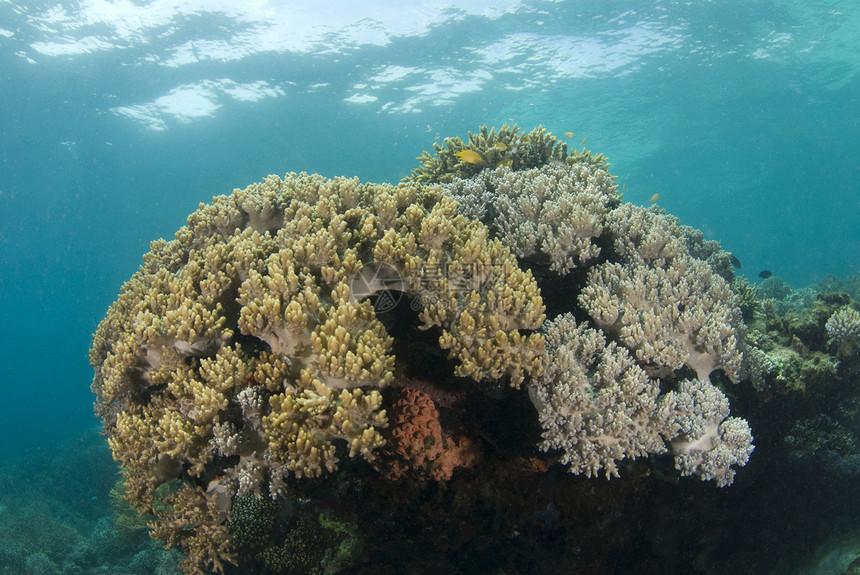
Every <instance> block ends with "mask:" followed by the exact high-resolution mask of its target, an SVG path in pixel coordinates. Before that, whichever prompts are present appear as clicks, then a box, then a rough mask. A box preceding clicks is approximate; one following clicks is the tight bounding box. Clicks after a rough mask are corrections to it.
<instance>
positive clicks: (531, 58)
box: [0, 0, 860, 513]
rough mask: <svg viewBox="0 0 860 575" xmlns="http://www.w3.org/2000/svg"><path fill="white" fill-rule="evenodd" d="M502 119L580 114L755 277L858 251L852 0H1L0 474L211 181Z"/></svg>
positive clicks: (76, 425) (859, 21)
mask: <svg viewBox="0 0 860 575" xmlns="http://www.w3.org/2000/svg"><path fill="white" fill-rule="evenodd" d="M504 123H508V124H513V123H517V124H518V125H519V126H520V127H522V128H524V129H526V130H530V129H531V128H533V127H535V126H537V125H538V124H542V125H543V126H545V127H546V128H547V129H549V130H551V131H552V132H553V134H554V135H556V136H561V134H562V133H564V132H575V134H576V135H575V137H573V138H570V139H568V141H569V143H570V144H573V145H574V147H579V144H580V143H581V141H582V139H583V138H584V137H587V145H586V147H588V148H590V149H591V150H593V151H595V152H602V153H604V154H606V155H607V156H608V157H609V160H610V162H611V167H610V170H611V171H612V173H613V174H615V175H617V176H618V181H619V184H626V192H625V196H624V199H625V200H629V201H632V202H634V203H638V204H643V205H647V204H648V200H649V198H651V196H652V195H653V194H659V195H660V199H659V205H660V206H661V207H663V208H665V209H666V210H667V211H668V212H669V213H671V214H673V215H676V216H678V217H679V218H680V219H681V221H682V223H684V224H688V225H691V226H694V227H696V228H700V229H702V230H703V231H704V233H705V236H706V238H709V239H716V240H719V241H720V242H721V244H722V246H723V247H724V248H725V249H726V250H728V251H730V252H732V253H733V254H734V255H735V256H737V257H738V258H739V259H740V260H741V261H742V262H743V268H742V270H740V272H741V273H743V274H745V275H746V276H747V277H748V278H750V280H751V281H753V280H755V281H759V278H758V273H759V272H760V271H762V270H765V269H767V270H771V271H772V272H773V273H774V275H777V276H779V277H781V278H783V279H784V280H785V281H787V282H788V283H789V284H790V285H791V286H792V287H795V288H797V287H803V286H806V285H809V284H811V283H814V282H816V281H819V280H821V279H822V278H824V277H825V276H827V275H835V276H838V277H847V276H850V275H852V274H856V273H858V271H860V265H859V264H860V185H858V182H860V5H858V3H857V1H856V0H829V1H828V0H820V1H809V0H802V1H801V0H788V1H779V2H774V1H756V2H750V1H748V0H726V1H713V2H705V1H702V2H699V1H695V2H687V1H670V0H667V1H659V2H645V1H636V2H630V1H624V2H616V1H599V2H584V1H568V2H542V1H537V0H526V1H518V0H507V1H501V2H485V1H483V0H472V1H469V2H461V1H451V2H433V1H423V2H422V1H416V2H396V1H389V0H383V1H378V2H372V3H369V2H343V1H334V2H308V1H304V0H292V1H281V2H262V1H261V2H253V3H251V2H247V3H244V2H228V1H220V2H219V1H211V2H207V1H205V0H173V1H171V0H156V1H152V2H131V1H124V0H116V1H108V0H91V1H67V2H62V3H56V2H40V1H35V0H34V1H27V2H21V1H9V0H0V326H2V331H0V365H2V370H0V391H1V392H2V398H0V456H2V459H3V461H4V462H7V463H8V462H11V463H8V464H7V466H6V470H5V471H4V472H0V473H5V474H6V475H5V481H6V482H7V485H8V483H9V482H12V481H13V480H14V479H15V478H14V477H10V476H11V475H13V474H14V471H13V470H14V469H19V468H16V467H14V465H15V463H14V462H15V461H18V460H22V458H26V457H31V456H34V454H41V456H43V457H48V458H50V457H60V456H62V455H63V454H65V453H68V451H69V445H75V442H82V444H83V443H86V444H87V445H90V443H89V441H90V440H89V439H87V438H89V437H90V436H91V435H92V434H93V433H95V431H96V430H97V429H98V426H99V422H98V421H97V420H96V419H95V417H94V416H93V415H92V399H93V398H92V397H91V394H90V392H89V385H90V382H91V380H92V369H91V368H90V366H89V365H88V361H87V351H88V348H89V346H90V337H91V333H92V332H93V331H94V330H95V328H96V325H97V324H98V322H99V321H100V320H101V318H102V317H103V315H104V313H105V311H106V309H107V307H108V306H109V305H110V303H111V302H112V301H113V300H114V299H115V297H116V295H117V293H118V292H119V289H120V286H121V285H122V283H123V282H124V281H125V280H126V279H128V278H129V277H130V276H131V274H132V273H133V272H134V271H135V270H136V269H137V267H138V265H139V264H140V262H141V256H142V254H143V253H145V252H146V251H148V249H149V242H150V241H151V240H154V239H156V238H159V237H165V238H171V237H172V236H173V233H174V232H175V231H176V230H177V229H178V228H179V227H181V226H182V225H183V224H184V223H185V218H186V216H187V215H188V214H189V213H190V212H192V211H193V210H194V209H196V207H197V205H198V204H199V203H200V202H209V201H210V200H211V198H212V196H213V195H219V194H229V193H230V192H231V191H232V190H233V189H234V188H236V187H245V186H247V185H248V184H250V183H253V182H256V181H259V180H261V179H262V178H264V177H265V176H266V175H267V174H270V173H276V174H284V173H285V172H290V171H296V172H299V171H307V172H318V173H320V174H323V175H325V176H327V177H334V176H338V175H345V176H353V175H356V176H358V177H359V178H360V179H361V180H362V181H387V182H396V181H398V180H400V179H401V178H403V177H404V176H406V175H408V174H409V173H410V170H411V169H412V168H414V167H416V166H417V161H416V159H415V158H416V156H418V155H419V154H420V153H421V151H422V150H424V149H430V148H431V147H432V145H433V143H434V141H439V142H441V140H442V139H443V138H445V137H451V136H461V137H463V138H465V137H466V135H467V132H468V131H470V130H471V131H476V130H477V128H478V127H479V126H480V125H482V124H487V125H490V126H496V127H501V125H502V124H504ZM104 454H105V455H104V458H108V457H109V456H108V455H106V454H107V449H106V447H105V449H104ZM106 465H107V464H106ZM751 465H755V462H754V460H753V462H751ZM0 478H2V477H0ZM18 479H21V478H18ZM109 486H110V484H108V487H109ZM101 487H102V486H100V485H99V484H92V485H90V487H89V489H90V490H91V493H89V492H88V493H85V494H83V495H79V496H80V497H81V498H82V504H81V505H82V507H85V506H86V505H89V503H87V501H89V500H90V498H92V501H96V500H99V498H102V499H103V498H104V492H103V491H102V489H101ZM0 507H2V506H0ZM0 513H2V509H0Z"/></svg>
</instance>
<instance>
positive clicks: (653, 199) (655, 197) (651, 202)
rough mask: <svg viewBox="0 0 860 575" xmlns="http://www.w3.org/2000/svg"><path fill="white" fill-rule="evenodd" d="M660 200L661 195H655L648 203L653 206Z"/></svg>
mask: <svg viewBox="0 0 860 575" xmlns="http://www.w3.org/2000/svg"><path fill="white" fill-rule="evenodd" d="M659 199H660V194H654V195H653V196H651V197H650V198H648V203H649V204H653V203H655V202H656V201H657V200H659Z"/></svg>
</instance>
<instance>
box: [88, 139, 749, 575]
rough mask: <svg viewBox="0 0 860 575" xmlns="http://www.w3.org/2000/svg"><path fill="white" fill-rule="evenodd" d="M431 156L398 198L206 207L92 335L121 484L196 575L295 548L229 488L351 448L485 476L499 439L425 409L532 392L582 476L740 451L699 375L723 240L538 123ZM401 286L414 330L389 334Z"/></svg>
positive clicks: (240, 195)
mask: <svg viewBox="0 0 860 575" xmlns="http://www.w3.org/2000/svg"><path fill="white" fill-rule="evenodd" d="M445 144H446V148H442V147H440V146H438V145H437V146H436V150H435V152H436V153H435V155H433V154H429V153H425V155H424V156H422V158H421V161H422V166H421V167H420V168H418V169H417V170H415V171H414V172H413V175H412V178H411V179H410V181H407V182H405V183H401V184H399V185H397V186H391V185H387V184H361V183H359V181H358V180H357V179H346V178H336V179H333V180H329V179H326V178H323V177H321V176H317V175H307V174H299V175H296V174H287V175H286V176H285V177H284V178H280V177H277V176H269V177H268V178H266V179H265V180H264V181H262V182H260V183H257V184H253V185H251V186H249V187H247V188H245V189H244V190H235V191H234V192H233V193H232V194H231V195H229V196H218V197H216V198H214V199H213V201H212V203H211V204H209V205H203V204H201V205H200V208H199V209H198V210H197V211H195V212H194V213H193V214H191V215H190V216H189V218H188V223H187V225H186V226H185V227H183V228H182V229H180V230H179V231H178V232H177V233H176V237H175V239H174V240H172V241H169V242H168V241H163V240H159V241H156V242H153V243H152V244H151V251H150V253H148V254H147V255H146V256H144V263H143V265H142V266H141V268H140V270H139V271H138V272H137V273H136V274H135V275H134V276H133V277H132V278H131V279H130V280H129V281H128V282H127V283H126V284H125V285H124V286H123V288H122V291H121V293H120V295H119V297H118V299H117V301H116V302H115V303H114V304H113V305H112V306H111V308H110V310H109V311H108V314H107V317H106V318H105V319H104V320H103V321H102V322H101V324H100V325H99V328H98V330H97V331H96V333H95V335H94V338H93V347H92V350H91V352H90V361H91V364H92V365H93V366H94V368H95V377H94V380H93V384H92V390H93V392H94V393H95V394H96V396H97V403H96V412H97V414H98V415H99V416H100V417H101V418H102V420H103V423H104V429H105V433H106V434H107V436H108V442H109V445H110V447H111V449H112V450H113V453H114V458H115V459H116V460H117V461H118V462H120V463H121V464H122V466H123V467H124V471H125V478H126V479H125V493H126V496H127V498H128V499H129V500H130V501H131V502H132V503H133V504H134V505H135V506H136V507H137V508H138V510H140V511H141V512H144V513H151V514H154V515H155V517H156V519H155V520H154V521H153V522H151V523H150V528H151V531H152V534H153V536H154V537H157V538H159V539H162V540H164V541H166V542H167V544H168V545H178V546H180V547H181V548H182V549H183V550H184V551H185V553H186V555H187V559H186V561H185V562H184V563H183V569H184V570H185V571H186V573H189V574H192V573H203V572H204V571H203V570H204V569H210V570H212V571H216V572H223V571H224V562H232V561H237V560H239V561H241V560H242V558H243V557H249V556H251V555H253V556H254V557H256V559H255V560H258V561H261V562H263V563H264V564H268V563H271V564H273V565H274V564H276V563H277V564H278V565H281V564H283V565H286V564H287V563H289V561H287V560H286V559H285V557H286V555H285V554H288V550H287V547H278V546H271V545H270V546H268V547H266V550H265V551H259V550H255V551H253V553H252V552H251V551H250V550H249V549H247V548H244V547H246V543H243V541H245V539H243V537H244V535H242V536H240V533H241V534H245V533H246V532H247V530H248V529H253V526H252V525H246V524H245V523H241V530H240V524H239V523H232V524H231V523H230V522H229V519H230V514H231V508H232V506H233V505H234V502H235V501H236V500H238V499H241V500H243V501H244V500H245V498H261V497H271V498H272V499H273V500H275V501H283V500H284V499H287V498H289V496H290V491H291V485H294V484H295V482H296V481H297V480H299V479H302V478H308V479H313V478H316V477H319V476H321V475H322V474H326V473H334V472H338V471H339V469H341V467H342V463H343V460H344V458H349V459H356V460H364V461H367V462H370V463H371V464H372V465H373V466H375V467H377V468H378V469H379V470H380V471H382V472H383V473H382V476H383V477H386V478H388V479H396V478H399V477H402V476H404V475H406V476H411V477H413V478H415V477H418V478H420V479H423V478H428V477H429V478H430V479H433V480H436V481H447V480H449V479H451V478H452V476H454V474H455V473H456V471H455V468H456V467H470V466H474V469H475V471H474V472H473V473H475V474H479V473H480V466H481V461H482V457H479V455H482V454H480V453H479V450H480V446H481V445H489V444H492V439H491V438H489V439H488V438H486V437H485V436H480V435H472V436H471V437H473V438H477V437H480V438H481V439H480V440H476V441H474V442H473V441H472V439H471V438H470V436H469V434H465V433H453V432H451V431H449V430H448V429H446V428H445V426H444V425H442V424H441V423H440V421H441V415H440V413H439V410H438V409H437V406H436V404H435V403H434V399H433V398H434V397H458V398H459V397H463V396H467V395H469V394H480V395H482V397H483V399H482V400H481V401H478V402H477V404H479V405H486V404H487V402H492V401H493V400H494V398H498V397H500V396H501V395H503V394H504V393H512V394H513V393H517V392H516V391H515V390H518V389H520V388H521V386H525V387H526V388H527V390H528V395H529V397H530V398H531V401H532V403H533V405H534V406H535V407H536V408H537V412H538V418H539V420H540V424H541V426H542V428H543V442H542V443H541V444H540V447H541V448H542V449H543V450H545V451H551V452H557V453H560V454H561V455H560V456H559V457H560V461H561V462H562V463H564V464H566V465H567V466H568V468H569V470H570V471H571V472H572V473H584V474H586V475H588V476H592V475H597V474H599V473H602V474H605V475H606V476H614V475H618V474H619V472H618V462H619V461H620V460H622V459H624V458H628V459H635V458H637V457H642V456H646V455H649V454H659V453H663V452H666V451H667V450H669V449H671V451H672V452H673V453H674V455H675V457H676V466H677V467H678V469H679V470H680V471H681V473H682V474H684V475H689V474H693V475H696V476H698V477H699V478H701V479H704V480H714V481H715V482H716V483H717V484H718V485H720V486H724V485H728V484H730V483H731V482H732V479H733V477H734V473H735V472H734V469H733V468H734V467H738V466H742V465H744V464H745V463H746V461H747V459H748V457H749V454H750V452H751V451H752V444H751V434H750V432H749V427H748V426H747V425H746V422H745V421H743V420H740V419H737V418H731V417H728V401H727V399H726V397H725V395H723V394H722V392H721V391H720V390H719V389H718V388H717V386H716V385H715V383H717V380H716V379H715V381H714V383H712V382H711V379H710V378H711V376H712V372H715V371H718V372H721V373H722V374H723V377H721V378H720V377H717V379H721V380H723V381H736V380H737V379H738V377H739V374H740V373H741V352H740V349H741V343H739V341H738V340H739V338H740V336H741V330H740V329H739V327H740V326H741V325H742V320H741V318H740V312H739V311H738V310H737V308H736V307H735V305H734V301H735V300H734V296H733V294H732V292H731V289H730V287H729V283H728V281H730V279H731V278H726V277H725V274H726V272H725V270H724V269H722V268H724V267H725V266H724V264H725V262H726V261H728V259H729V258H728V256H727V255H726V254H725V252H722V251H721V250H720V249H719V247H718V245H716V244H715V243H708V244H707V245H705V244H704V243H703V240H701V238H697V236H695V234H690V233H689V230H688V231H687V232H685V231H684V230H683V227H682V226H680V224H679V223H678V221H677V220H676V219H674V218H671V217H670V216H667V215H665V214H663V213H662V212H660V211H659V210H656V209H653V208H652V209H645V208H640V207H637V206H633V205H631V204H622V203H621V198H620V196H619V195H618V189H617V185H616V184H615V181H614V177H613V176H611V175H610V174H609V172H608V171H607V166H608V164H607V162H606V159H605V158H604V157H603V156H602V155H592V154H591V153H590V152H587V151H585V150H584V149H583V150H582V151H576V150H574V151H573V152H572V153H571V154H568V150H567V146H566V145H565V144H564V143H563V142H561V141H559V140H556V139H555V138H553V137H552V135H551V134H550V133H548V132H546V130H544V129H543V128H538V129H536V130H534V131H532V132H531V133H530V134H528V135H526V134H524V133H522V132H520V131H519V129H518V128H517V127H516V126H514V127H513V128H509V127H507V126H504V127H503V128H502V129H501V130H499V131H498V132H495V130H488V129H487V128H486V127H483V128H481V130H480V133H478V134H470V138H469V144H468V145H466V144H464V143H463V142H462V141H461V140H460V139H459V138H452V139H448V140H446V141H445ZM466 152H469V153H466ZM438 182H443V183H441V184H440V183H438ZM691 246H692V247H691ZM696 246H698V247H696ZM691 249H696V250H699V251H700V252H701V255H702V257H703V258H705V257H706V258H707V262H706V261H704V260H703V259H699V258H697V257H694V256H693V255H692V254H691ZM697 253H698V252H697ZM721 273H722V276H721ZM565 282H567V283H565ZM548 285H550V286H555V287H554V288H553V290H552V293H553V302H552V306H553V312H552V314H551V315H552V316H553V317H552V319H551V321H545V320H546V315H545V312H546V308H545V305H544V304H545V301H544V295H543V294H542V288H543V287H544V286H548ZM558 286H566V288H565V289H564V290H559V289H558ZM401 300H402V301H403V302H405V303H407V304H408V305H406V306H403V307H408V308H410V309H411V310H412V311H414V312H415V313H414V319H413V320H410V321H414V323H415V325H414V326H413V327H415V328H416V329H415V330H412V331H409V330H405V332H404V333H406V335H403V334H401V335H397V336H392V335H391V333H394V332H391V333H389V327H391V322H392V321H393V320H392V319H391V318H390V317H389V316H385V315H384V314H386V313H387V312H388V311H390V310H391V309H399V308H398V307H397V306H398V302H399V301H401ZM547 313H548V312H547ZM421 331H423V332H424V333H425V335H423V336H418V334H419V333H421ZM398 337H399V338H401V339H400V340H398V339H397V338H398ZM421 338H424V339H421ZM407 340H420V341H421V343H420V345H422V346H425V347H426V346H427V345H432V346H433V347H434V348H435V349H437V350H439V352H440V353H439V355H440V356H444V357H445V359H440V360H439V361H438V362H437V363H436V364H435V365H436V366H437V368H438V369H439V370H441V371H444V372H445V373H446V375H445V376H444V379H445V381H444V382H441V381H435V380H433V379H432V378H430V377H427V378H426V379H424V380H422V381H423V382H422V386H423V387H422V389H410V388H409V387H403V386H408V385H409V384H408V383H402V382H401V383H400V386H398V387H396V388H395V389H394V390H392V389H391V388H389V387H388V386H389V384H391V383H392V381H393V379H394V372H395V370H402V369H403V366H404V364H405V363H408V362H409V361H410V358H408V357H403V356H401V355H400V354H401V351H400V350H406V349H409V347H408V346H406V345H405V343H406V342H407ZM428 342H432V343H428ZM395 350H398V351H397V352H396V353H395ZM440 366H444V367H440ZM422 377H424V376H423V374H422ZM443 383H444V390H443V386H441V385H440V384H443ZM434 390H435V391H434ZM505 390H507V392H506V391H505ZM425 391H429V392H431V393H436V394H437V395H432V396H431V395H430V394H428V393H426V392H425ZM521 393H525V392H521ZM521 397H522V398H523V400H524V401H526V402H527V400H525V396H524V395H523V396H521ZM386 402H387V403H386ZM458 405H459V408H458V412H457V414H456V417H457V418H460V417H463V418H464V419H465V418H467V416H468V413H464V412H462V411H459V409H460V408H462V405H463V404H460V403H459V401H458ZM384 406H387V407H388V408H390V413H387V412H386V409H384ZM462 409H465V408H462ZM523 417H524V418H529V417H534V413H533V412H530V413H526V414H523ZM389 426H390V428H389V429H388V430H386V428H387V427H389ZM463 428H464V427H459V426H458V429H463ZM386 438H388V441H389V444H388V445H387V446H385V443H386ZM479 441H480V444H479V443H478V442H479ZM380 454H383V457H380ZM165 486H171V487H170V489H171V493H170V494H169V495H164V494H163V493H162V492H163V491H164V490H165V489H166V487H165ZM243 505H244V504H243ZM230 525H232V527H230ZM231 529H232V531H231ZM236 545H239V546H240V549H238V550H237V549H236ZM249 553H251V555H249ZM308 557H316V555H314V554H313V553H309V554H308ZM285 561H286V563H285ZM267 562H268V563H267ZM282 568H286V567H282ZM290 568H292V567H290Z"/></svg>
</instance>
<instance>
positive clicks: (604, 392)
mask: <svg viewBox="0 0 860 575" xmlns="http://www.w3.org/2000/svg"><path fill="white" fill-rule="evenodd" d="M544 329H545V333H546V341H547V348H548V350H549V351H548V354H549V362H548V367H547V369H546V371H545V372H544V373H543V375H541V376H540V377H539V378H537V379H536V380H535V382H534V384H533V385H532V386H531V387H530V388H529V393H530V394H531V398H532V402H533V403H534V404H535V407H536V408H537V410H538V417H539V418H540V421H541V425H542V427H543V429H544V434H543V437H544V441H543V443H541V448H542V449H544V450H550V449H557V450H560V451H561V452H562V453H563V455H562V457H561V462H562V463H564V464H566V465H567V466H568V470H569V471H570V472H571V473H576V474H580V473H584V474H585V475H586V476H588V477H592V476H594V475H597V474H598V473H599V472H600V471H601V470H603V473H605V475H606V477H607V478H608V477H612V476H616V477H617V476H618V469H617V465H616V462H617V461H618V460H620V459H623V458H629V459H635V458H637V457H641V456H644V455H648V454H649V453H662V452H664V451H665V450H666V448H665V445H664V441H663V440H664V439H666V437H664V436H665V435H666V434H667V433H668V429H669V428H668V424H667V422H666V416H665V414H662V413H661V412H660V411H659V410H658V406H657V395H658V394H659V392H660V387H659V383H658V382H656V381H655V380H652V379H651V378H649V377H648V374H647V373H645V371H644V370H642V368H641V367H639V366H638V365H637V364H636V362H635V361H634V360H633V358H632V357H631V356H630V354H629V353H628V352H627V350H626V349H624V348H623V347H621V346H618V345H617V344H615V343H608V344H607V342H606V338H605V337H604V335H603V334H602V333H601V332H600V331H598V330H595V329H593V328H590V327H588V324H580V325H577V323H576V320H575V319H574V318H573V316H572V315H570V314H564V315H562V316H559V317H558V318H556V319H555V320H553V321H551V322H547V324H546V326H545V328H544Z"/></svg>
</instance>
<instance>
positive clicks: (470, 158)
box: [454, 150, 484, 164]
mask: <svg viewBox="0 0 860 575" xmlns="http://www.w3.org/2000/svg"><path fill="white" fill-rule="evenodd" d="M454 155H455V156H457V157H458V158H460V159H461V160H462V161H464V162H468V163H470V164H483V163H484V158H482V157H481V154H479V153H478V152H475V151H474V150H460V151H459V152H457V153H456V154H454Z"/></svg>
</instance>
